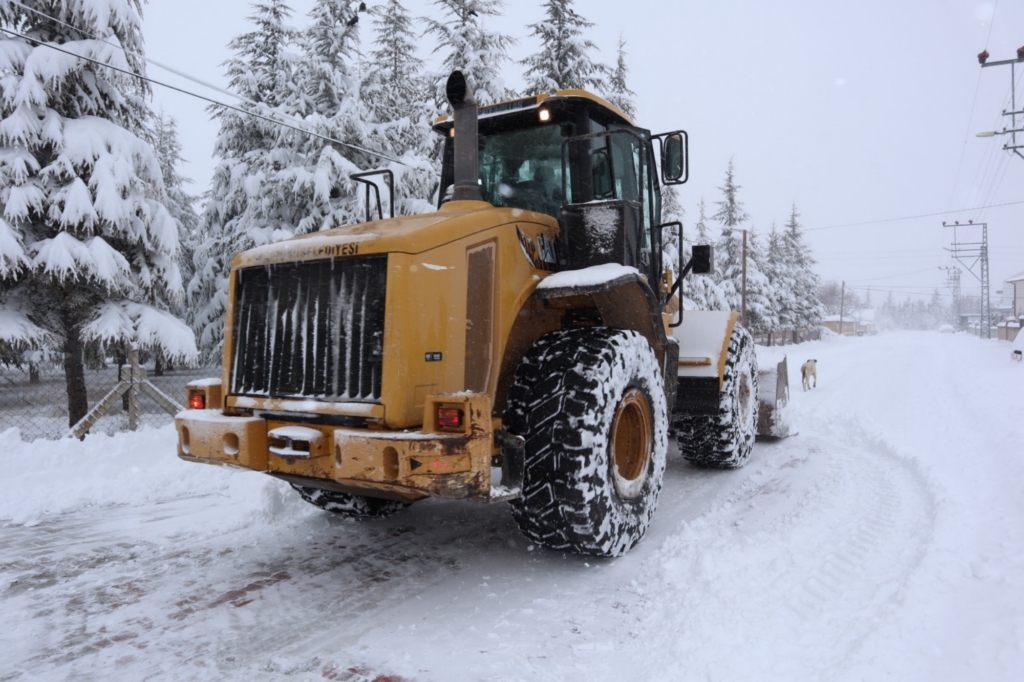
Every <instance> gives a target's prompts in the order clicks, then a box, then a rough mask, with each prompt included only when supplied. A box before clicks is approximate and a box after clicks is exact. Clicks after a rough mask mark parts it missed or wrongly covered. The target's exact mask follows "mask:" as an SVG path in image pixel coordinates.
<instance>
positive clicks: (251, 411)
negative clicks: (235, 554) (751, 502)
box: [175, 72, 758, 556]
mask: <svg viewBox="0 0 1024 682" xmlns="http://www.w3.org/2000/svg"><path fill="white" fill-rule="evenodd" d="M448 98H449V101H450V103H451V105H452V108H453V110H454V115H453V116H452V117H442V118H440V119H438V120H437V122H436V123H435V125H434V130H435V132H437V133H438V134H439V135H441V136H443V138H444V157H443V159H444V161H443V167H442V171H441V178H440V187H441V188H443V189H442V190H441V191H440V192H439V193H438V196H439V205H438V209H437V211H436V212H434V213H430V214H423V215H415V216H404V217H395V216H394V211H393V208H392V211H391V215H390V216H389V217H385V216H384V215H383V210H382V209H381V206H380V193H379V191H378V186H377V184H376V182H375V181H373V180H371V179H370V178H369V177H365V176H367V175H371V174H364V177H361V178H359V179H361V180H362V181H364V182H367V183H372V184H369V185H368V186H367V212H368V217H369V213H370V211H371V209H372V208H373V206H372V202H371V201H370V190H371V188H372V189H373V190H374V193H375V196H376V197H377V201H376V205H377V212H378V213H379V214H380V216H379V217H380V219H378V220H370V221H368V222H365V223H362V224H357V225H345V226H340V227H336V228H334V229H330V230H326V231H322V232H317V233H314V234H309V235H305V236H301V237H296V238H294V239H290V240H288V241H284V242H281V243H277V244H273V245H268V246H264V247H260V248H256V249H252V250H250V251H246V252H244V253H241V254H239V255H238V256H236V257H235V259H234V261H233V262H232V268H231V274H230V281H229V302H228V308H227V317H226V327H225V340H224V363H223V369H222V374H221V377H220V379H219V380H217V379H210V380H205V381H201V382H196V383H193V384H190V385H189V387H188V395H187V400H188V405H189V408H190V409H188V410H186V411H184V412H182V413H181V414H179V415H178V416H177V418H176V419H175V423H176V426H177V431H178V455H179V456H180V457H181V458H183V459H185V460H188V461H194V462H205V463H212V464H222V465H229V466H235V467H242V468H246V469H251V470H253V471H260V472H264V473H267V474H270V475H271V476H274V477H277V478H279V479H281V480H282V481H285V482H287V483H289V484H291V485H292V486H293V487H294V488H295V489H296V490H297V491H298V493H299V494H300V495H301V496H302V497H303V498H304V499H305V500H307V501H308V502H310V503H312V504H314V505H317V506H318V507H321V508H323V509H325V510H327V511H331V512H336V513H339V514H343V515H346V516H350V517H379V516H384V515H387V514H391V513H393V512H396V511H398V510H401V509H402V508H404V507H406V506H408V505H410V504H412V503H414V502H416V501H418V500H422V499H425V498H427V497H431V496H436V497H445V498H452V499H463V500H472V501H474V502H482V503H493V502H506V501H507V502H509V503H510V506H511V509H512V514H513V516H514V518H515V520H516V522H517V523H518V525H519V527H520V528H521V529H522V532H523V533H524V534H525V535H526V536H527V537H528V538H530V539H531V540H533V541H535V542H537V543H540V544H542V545H545V546H548V547H552V548H558V549H564V550H569V551H573V552H578V553H583V554H593V555H602V556H617V555H621V554H623V553H625V552H626V551H628V550H629V549H630V548H631V547H632V546H633V545H634V544H636V543H637V542H638V541H639V540H640V539H641V538H642V537H643V535H644V532H645V531H646V529H647V526H648V525H649V523H650V520H651V515H652V514H653V513H654V509H655V507H656V505H657V498H658V493H659V491H660V489H661V485H662V474H663V472H664V469H665V460H666V454H667V450H668V437H669V430H670V427H672V426H674V427H675V429H676V430H677V432H678V434H679V438H680V444H681V446H682V448H683V453H684V455H685V456H686V457H688V458H690V459H691V460H692V461H694V462H697V463H699V464H702V465H707V466H717V467H732V466H739V465H741V464H743V463H744V462H745V461H746V459H747V457H748V456H749V454H750V449H751V445H752V441H753V435H754V428H755V427H754V425H755V424H756V423H757V411H758V402H757V397H756V396H757V369H756V362H755V360H754V355H753V352H752V351H753V345H752V340H751V338H750V335H749V334H747V333H746V331H745V330H743V329H742V328H741V327H740V326H738V325H737V324H736V315H735V313H698V312H693V311H688V312H686V314H685V316H684V314H683V311H682V306H681V304H680V301H681V300H682V292H681V286H682V278H683V277H684V276H685V275H686V274H687V273H688V272H689V271H694V272H709V271H710V270H711V268H712V255H711V249H710V247H694V257H693V260H692V261H691V262H690V263H687V264H685V266H684V264H683V263H682V262H681V257H680V258H679V259H678V260H677V262H666V260H665V258H664V254H663V249H662V244H663V236H664V235H665V234H666V233H668V232H669V231H671V230H675V231H676V234H677V235H678V242H679V243H681V241H682V234H681V233H682V225H681V224H679V223H670V224H663V223H662V222H661V203H660V196H661V189H660V188H661V186H662V185H663V184H679V183H682V182H685V180H686V177H687V165H688V159H687V137H686V133H684V132H682V131H677V132H671V133H667V134H662V135H652V134H651V133H650V132H649V131H647V130H644V129H643V128H640V127H637V126H636V125H634V123H633V122H632V121H631V120H630V119H629V117H628V116H626V115H625V114H624V113H623V112H621V111H620V110H619V109H617V108H616V107H614V106H612V105H611V104H609V103H608V102H606V101H604V100H603V99H601V98H599V97H596V96H594V95H592V94H590V93H588V92H584V91H580V90H565V91H560V92H556V93H553V94H544V95H538V96H535V97H525V98H522V99H517V100H513V101H509V102H503V103H500V104H496V105H493V106H486V107H479V108H478V107H477V105H476V103H475V101H474V99H473V95H472V93H471V92H470V91H469V90H468V88H467V85H466V81H465V79H464V78H463V76H462V74H461V73H459V72H455V73H453V74H452V75H451V77H450V78H449V80H448ZM385 173H386V171H385ZM392 196H393V194H392ZM392 206H393V201H392ZM676 252H677V253H681V249H679V250H677V251H676ZM681 348H682V350H680V349H681Z"/></svg>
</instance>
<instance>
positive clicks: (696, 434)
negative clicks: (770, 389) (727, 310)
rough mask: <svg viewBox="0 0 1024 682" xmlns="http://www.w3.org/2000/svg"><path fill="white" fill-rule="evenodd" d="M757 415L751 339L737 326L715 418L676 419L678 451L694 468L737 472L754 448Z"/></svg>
mask: <svg viewBox="0 0 1024 682" xmlns="http://www.w3.org/2000/svg"><path fill="white" fill-rule="evenodd" d="M757 412H758V402H757V356H756V355H754V339H753V338H752V337H751V336H750V332H748V331H747V330H746V329H744V328H742V327H740V326H738V325H737V326H735V327H733V331H732V335H731V336H730V337H729V348H728V352H727V355H726V359H725V372H724V376H723V382H722V394H721V397H720V399H719V405H718V414H716V415H677V416H676V419H675V420H674V423H673V426H674V427H675V430H676V438H677V441H678V443H679V451H680V452H681V453H682V455H683V457H685V458H686V459H687V460H688V461H690V462H692V463H693V464H695V465H697V466H701V467H708V468H713V469H738V468H740V467H741V466H743V465H744V464H746V463H747V460H748V459H750V453H751V451H752V450H753V448H754V436H755V435H756V434H757Z"/></svg>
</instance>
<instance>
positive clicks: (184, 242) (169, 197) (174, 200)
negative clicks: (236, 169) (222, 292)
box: [147, 111, 199, 317]
mask: <svg viewBox="0 0 1024 682" xmlns="http://www.w3.org/2000/svg"><path fill="white" fill-rule="evenodd" d="M147 128H148V131H147V132H148V137H149V140H150V144H152V145H153V150H154V151H155V152H156V158H157V161H158V163H159V164H160V173H161V175H162V176H163V180H164V190H165V192H166V194H165V200H164V205H165V206H166V207H167V211H168V213H170V215H171V218H172V219H173V220H174V222H175V224H176V225H177V226H178V269H179V270H180V271H181V278H182V281H183V282H189V281H190V280H191V279H192V276H193V275H194V274H195V266H194V263H193V256H194V254H195V251H196V247H197V246H198V245H199V214H198V213H197V212H196V206H195V205H196V201H197V197H195V196H193V195H192V194H190V193H189V192H188V191H187V190H186V189H185V187H186V185H188V184H190V183H191V182H192V181H191V180H190V179H188V178H187V177H185V176H183V175H182V174H181V166H182V164H184V163H185V159H183V158H182V156H181V141H180V139H179V137H178V122H177V121H175V120H174V118H173V117H171V116H170V115H168V114H166V113H164V112H163V111H157V112H155V113H153V115H152V116H151V117H150V121H149V124H148V126H147ZM177 303H178V307H177V308H176V310H178V311H179V312H180V313H181V314H182V315H185V316H186V317H187V314H188V311H187V306H185V305H183V303H184V300H183V299H182V300H181V301H179V302H177Z"/></svg>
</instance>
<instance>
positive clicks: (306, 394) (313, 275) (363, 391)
mask: <svg viewBox="0 0 1024 682" xmlns="http://www.w3.org/2000/svg"><path fill="white" fill-rule="evenodd" d="M386 274H387V258H386V257H376V258H358V259H339V260H333V259H332V260H322V261H313V262H307V263H284V264H278V265H269V266H265V267H255V268H248V269H245V270H241V271H239V273H238V285H237V286H238V288H237V291H236V299H235V301H236V305H235V326H234V343H235V349H234V350H235V353H234V366H233V367H232V372H231V390H232V392H233V393H235V394H236V395H250V396H273V397H301V398H317V399H321V400H329V401H355V402H360V401H362V402H371V401H376V400H380V383H381V368H382V359H383V354H384V353H383V349H384V293H385V287H386Z"/></svg>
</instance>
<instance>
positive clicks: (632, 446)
mask: <svg viewBox="0 0 1024 682" xmlns="http://www.w3.org/2000/svg"><path fill="white" fill-rule="evenodd" d="M651 424H652V419H651V407H650V405H649V404H648V402H647V397H646V396H645V395H644V394H643V392H642V391H640V390H639V389H636V388H631V389H629V390H628V391H626V394H625V395H624V396H622V400H620V401H619V404H618V406H617V407H616V409H615V419H614V420H613V422H612V434H611V453H610V454H611V458H610V459H611V469H612V479H613V481H614V483H615V490H616V492H618V494H619V496H620V497H622V498H625V499H630V498H634V497H636V496H638V495H639V494H640V492H641V490H642V489H643V486H644V483H645V482H646V480H647V471H648V468H649V467H648V464H649V463H650V461H651V451H652V448H653V444H654V435H653V429H652V428H651Z"/></svg>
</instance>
